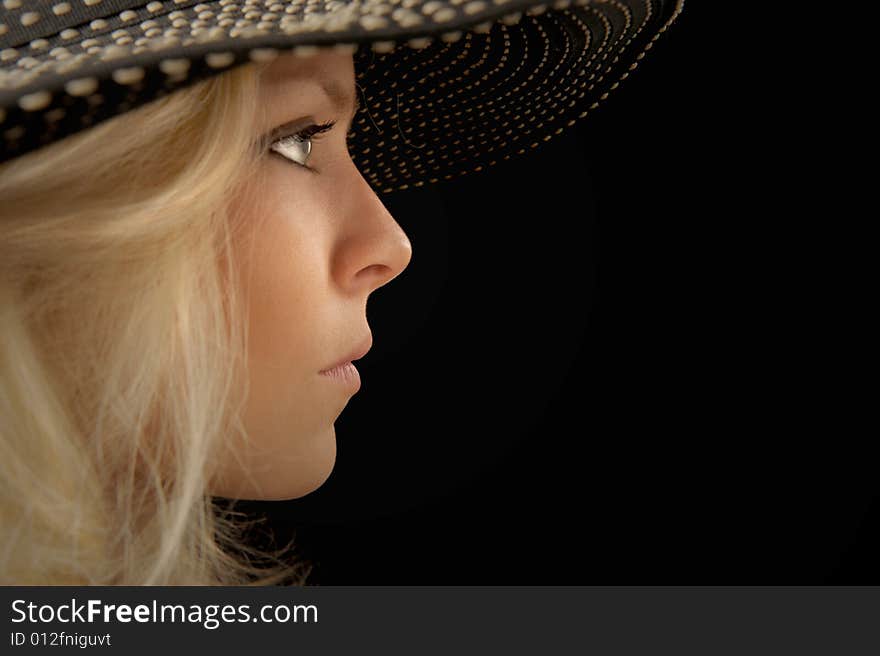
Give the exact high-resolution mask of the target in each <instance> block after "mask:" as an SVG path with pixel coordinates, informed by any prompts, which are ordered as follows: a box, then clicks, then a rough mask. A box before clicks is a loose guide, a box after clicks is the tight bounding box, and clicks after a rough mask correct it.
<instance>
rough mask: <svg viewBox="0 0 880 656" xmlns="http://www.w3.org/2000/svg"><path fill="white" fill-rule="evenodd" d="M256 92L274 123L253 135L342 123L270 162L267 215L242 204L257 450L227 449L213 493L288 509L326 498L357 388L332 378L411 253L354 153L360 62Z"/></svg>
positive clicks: (250, 405) (321, 66) (276, 67)
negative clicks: (374, 300)
mask: <svg viewBox="0 0 880 656" xmlns="http://www.w3.org/2000/svg"><path fill="white" fill-rule="evenodd" d="M262 82H263V85H262V87H263V88H262V91H261V94H262V97H261V98H260V103H261V106H262V107H264V108H265V120H266V124H265V125H260V126H259V130H260V134H258V135H255V136H256V137H260V136H261V135H263V134H265V133H269V132H271V131H272V130H273V129H274V128H277V127H278V126H282V125H284V124H290V125H289V126H288V127H287V128H286V129H285V130H284V131H283V132H282V133H281V134H280V135H279V136H282V137H283V136H286V135H289V134H293V133H295V132H298V131H300V130H302V129H303V128H306V127H308V126H310V125H313V124H322V123H327V122H328V121H336V125H335V126H334V127H333V128H332V129H331V130H330V131H329V132H326V133H324V134H321V135H320V138H318V139H314V138H312V139H311V152H309V149H308V141H309V140H308V139H307V140H306V142H305V143H303V142H299V143H297V142H291V141H288V142H287V143H286V144H283V145H280V149H281V151H282V152H281V153H277V152H273V151H270V152H267V153H266V155H265V157H264V158H263V160H262V162H261V164H260V166H262V167H265V168H264V171H262V173H263V174H264V175H262V176H259V177H260V178H261V180H260V182H259V189H258V192H257V193H258V196H259V197H260V200H261V203H262V205H261V207H259V209H257V208H256V206H252V207H248V206H241V205H240V204H239V203H238V202H236V208H235V209H236V211H239V212H241V213H242V215H243V217H244V218H245V221H244V224H245V225H246V226H248V227H247V228H245V230H244V231H243V232H242V233H241V235H240V237H239V238H237V239H236V244H235V249H236V252H235V256H236V258H235V259H236V267H237V268H238V271H237V272H238V274H239V277H240V279H241V281H242V293H243V295H244V298H245V301H246V302H247V304H248V305H249V314H248V329H249V336H248V346H249V360H248V367H249V386H250V391H249V397H248V402H247V404H246V406H245V408H244V426H245V428H246V430H247V433H248V435H249V441H248V442H247V443H236V444H234V445H232V446H233V448H234V450H235V453H234V454H230V457H228V458H225V459H224V462H223V463H222V464H221V474H220V476H219V477H218V478H217V479H216V481H215V484H214V485H213V486H212V488H211V492H212V493H213V494H216V495H219V496H227V497H235V498H250V499H289V498H295V497H300V496H303V495H305V494H308V493H309V492H311V491H313V490H315V489H316V488H318V487H320V486H321V484H322V483H323V482H324V481H325V480H326V479H327V477H328V476H329V475H330V473H331V471H332V470H333V466H334V463H335V461H336V433H335V429H334V422H335V420H336V418H337V417H338V416H339V415H340V413H341V412H342V410H343V408H345V406H346V404H347V403H348V401H349V399H350V398H351V397H352V396H353V395H354V394H355V392H357V390H358V388H359V387H360V379H359V377H358V375H357V372H356V370H352V368H351V366H350V365H349V366H348V367H343V368H342V369H338V368H337V369H334V370H333V371H331V372H330V373H329V374H328V373H327V370H328V369H332V368H333V367H336V365H338V364H339V363H344V362H346V361H350V360H352V359H357V358H360V357H361V356H362V355H363V354H364V353H365V352H366V351H367V349H369V348H370V345H371V343H372V334H371V332H370V326H369V324H368V323H367V317H366V305H367V298H368V297H369V295H370V293H371V292H373V291H375V290H376V289H378V288H379V287H381V286H382V285H384V284H385V283H387V282H389V281H390V280H392V279H393V278H395V277H396V276H397V275H399V274H400V273H401V272H402V271H403V270H404V269H405V268H406V266H407V264H408V263H409V260H410V256H411V253H412V248H411V246H410V242H409V240H408V239H407V237H406V235H405V234H404V232H403V230H401V228H400V226H399V225H397V223H396V222H395V221H394V219H393V218H392V217H391V215H390V214H389V213H388V211H387V210H386V209H385V206H384V205H383V204H382V202H381V201H380V200H379V198H378V197H377V196H376V195H375V193H374V192H373V190H372V189H371V188H370V186H369V185H368V184H367V182H366V180H365V179H364V178H363V177H362V176H361V174H360V172H359V171H358V169H357V168H356V167H355V165H354V162H353V161H352V159H351V157H350V156H349V153H348V148H347V143H346V132H347V131H348V129H349V127H350V121H351V118H352V115H353V113H354V103H355V101H356V97H357V96H356V93H355V76H354V60H353V58H352V56H351V55H350V54H338V53H335V52H332V51H323V52H322V54H318V55H315V56H314V57H308V58H297V57H294V56H292V55H286V56H282V57H279V58H278V59H276V60H274V61H273V62H272V64H271V65H270V66H269V67H268V68H267V69H266V70H265V71H264V73H263V78H262ZM323 87H329V88H330V89H331V91H330V92H329V93H328V92H327V91H325V90H324V88H323ZM334 89H335V90H336V93H335V94H334V93H333V90H334ZM291 122H293V123H291ZM273 140H274V138H273ZM276 144H277V142H276ZM302 164H304V165H305V166H308V167H312V168H313V169H315V170H314V171H310V170H307V169H306V168H303V167H302V166H301V165H302Z"/></svg>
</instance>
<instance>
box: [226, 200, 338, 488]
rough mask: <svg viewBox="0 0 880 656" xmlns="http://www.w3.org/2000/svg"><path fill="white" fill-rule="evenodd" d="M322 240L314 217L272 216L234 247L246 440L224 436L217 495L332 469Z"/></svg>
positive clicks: (333, 407)
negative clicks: (244, 345) (307, 220)
mask: <svg viewBox="0 0 880 656" xmlns="http://www.w3.org/2000/svg"><path fill="white" fill-rule="evenodd" d="M324 241H326V239H325V236H324V235H323V234H322V233H321V231H320V230H317V229H316V227H315V226H312V227H311V228H310V227H309V226H307V225H303V224H302V223H296V222H294V221H293V220H291V219H289V218H288V217H287V216H283V215H282V216H280V217H279V216H270V217H269V218H267V219H266V220H265V221H262V223H261V227H260V229H259V230H258V231H255V233H254V234H251V235H250V236H249V240H248V242H247V243H246V245H244V246H243V248H242V249H241V250H242V252H240V253H237V260H238V263H239V264H240V269H239V275H240V285H241V292H242V296H243V300H244V301H245V304H246V305H245V307H246V308H247V317H246V321H247V324H248V350H249V353H248V384H249V385H248V387H249V389H248V397H247V402H246V404H245V406H244V408H243V423H244V427H245V430H246V432H247V434H248V439H247V441H246V442H242V443H237V444H233V445H230V446H232V452H231V453H229V454H228V456H227V457H225V458H224V463H223V466H222V467H221V471H222V474H221V479H220V480H221V483H220V484H219V486H218V488H219V489H218V491H216V492H215V493H216V494H220V495H222V496H234V497H238V498H259V499H280V498H293V497H296V496H302V495H303V494H307V493H308V492H310V491H312V490H313V489H315V488H316V487H318V486H320V485H321V483H323V481H324V480H325V479H326V478H327V476H329V475H330V472H331V471H332V468H333V465H334V463H335V456H336V441H335V431H334V428H333V422H334V421H335V419H336V417H337V416H338V414H339V412H341V410H342V407H341V406H340V403H339V398H338V397H336V396H332V395H328V394H326V388H324V387H322V386H321V385H320V383H321V381H320V380H319V379H318V371H319V369H320V368H321V367H322V366H323V365H324V360H325V359H326V356H325V353H324V351H325V350H326V349H325V348H324V347H323V345H322V338H323V336H324V334H325V333H326V330H325V328H326V325H327V318H328V317H327V314H328V311H329V308H330V298H329V295H328V294H329V291H328V285H327V279H328V274H327V271H328V263H327V261H326V260H328V259H329V258H328V256H326V255H325V253H326V252H327V251H328V247H327V245H326V244H325V243H324Z"/></svg>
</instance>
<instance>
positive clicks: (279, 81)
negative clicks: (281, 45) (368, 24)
mask: <svg viewBox="0 0 880 656" xmlns="http://www.w3.org/2000/svg"><path fill="white" fill-rule="evenodd" d="M260 78H261V83H262V86H263V87H264V88H265V89H266V91H267V92H268V93H269V94H270V96H275V95H280V96H282V97H288V96H289V94H290V93H291V90H295V89H296V88H297V87H300V88H302V87H303V86H310V87H312V88H315V89H317V90H323V91H324V92H325V93H326V94H327V96H328V97H329V98H330V101H331V102H332V103H333V104H334V105H335V106H336V107H337V108H339V109H345V108H348V107H351V106H352V104H353V103H354V98H355V92H354V86H355V74H354V57H352V55H351V54H348V53H337V52H332V51H331V52H327V53H323V52H321V53H319V54H316V55H313V56H311V57H297V56H295V55H292V54H286V55H282V56H280V57H278V58H276V59H275V60H273V61H272V62H271V64H269V65H268V66H267V67H266V68H265V69H263V71H262V72H261V74H260Z"/></svg>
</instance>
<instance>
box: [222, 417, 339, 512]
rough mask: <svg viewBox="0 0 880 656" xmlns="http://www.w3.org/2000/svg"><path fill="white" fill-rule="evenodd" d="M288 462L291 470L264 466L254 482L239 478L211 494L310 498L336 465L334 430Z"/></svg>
mask: <svg viewBox="0 0 880 656" xmlns="http://www.w3.org/2000/svg"><path fill="white" fill-rule="evenodd" d="M292 461H293V466H292V467H285V466H284V463H279V461H278V460H275V461H273V462H270V463H267V464H266V466H265V467H264V468H261V470H262V471H261V474H260V475H259V477H258V478H256V480H254V479H253V478H250V477H246V476H242V477H241V480H240V481H238V482H237V484H234V485H229V484H225V483H224V484H220V485H218V486H217V487H216V488H215V489H214V490H212V494H214V495H216V496H221V497H228V498H233V499H247V500H253V501H286V500H289V499H299V498H300V497H304V496H306V495H308V494H311V493H312V492H314V491H315V490H317V489H318V488H319V487H321V486H322V485H323V484H324V483H325V482H326V481H327V479H328V478H330V474H332V473H333V468H334V467H335V465H336V430H335V428H334V427H333V426H331V427H330V431H329V435H322V436H321V437H320V439H318V440H316V441H315V444H314V448H312V449H310V450H309V451H308V452H307V454H306V455H304V456H300V457H297V458H295V459H292Z"/></svg>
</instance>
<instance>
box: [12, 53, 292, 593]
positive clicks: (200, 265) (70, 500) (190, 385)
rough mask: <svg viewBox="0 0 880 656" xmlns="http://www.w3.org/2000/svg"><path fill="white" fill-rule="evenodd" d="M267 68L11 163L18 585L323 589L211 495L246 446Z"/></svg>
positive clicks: (169, 98) (254, 68) (192, 89)
mask: <svg viewBox="0 0 880 656" xmlns="http://www.w3.org/2000/svg"><path fill="white" fill-rule="evenodd" d="M264 66H265V64H248V65H244V66H240V67H237V68H235V69H232V70H230V71H227V72H225V73H223V74H220V75H216V76H214V77H212V78H209V79H207V80H202V81H201V82H199V83H196V84H194V85H192V86H189V87H186V88H184V89H181V90H178V91H176V92H174V93H171V94H169V95H166V96H164V97H162V98H160V99H158V100H155V101H153V102H151V103H148V104H146V105H144V106H142V107H139V108H137V109H135V110H132V111H130V112H128V113H126V114H122V115H120V116H117V117H115V118H113V119H111V120H108V121H105V122H103V123H100V124H98V125H96V126H93V127H92V128H90V129H88V130H86V131H84V132H80V133H78V134H76V135H74V136H71V137H68V138H67V139H65V140H62V141H59V142H57V143H55V144H52V145H50V146H48V147H45V148H43V149H41V150H38V151H35V152H32V153H29V154H28V155H26V156H23V157H21V158H19V159H16V160H12V161H10V162H7V163H5V164H4V165H2V166H0V532H2V533H0V582H2V583H4V584H35V585H54V584H65V585H68V584H73V585H151V584H160V585H177V584H186V585H201V584H206V585H211V584H226V585H235V584H275V583H294V584H301V583H304V582H305V578H306V576H307V573H308V571H307V570H308V569H309V565H308V564H307V563H304V562H296V561H294V560H293V559H292V558H290V555H291V554H290V550H289V547H290V545H287V546H285V547H284V548H282V549H280V550H276V551H273V552H268V551H262V550H260V549H257V548H256V547H255V546H254V545H253V544H251V543H250V542H249V539H248V532H247V531H248V530H249V528H250V527H251V526H252V524H253V521H252V520H249V519H248V518H247V516H246V515H245V514H244V513H241V512H239V511H236V510H235V508H234V505H235V502H234V500H224V499H218V498H215V497H212V496H211V495H210V494H209V492H208V490H209V483H210V480H211V477H212V475H213V474H212V472H213V470H212V463H214V462H216V459H217V458H218V457H220V454H222V449H223V448H224V445H228V444H230V443H231V442H232V441H233V439H234V438H235V436H241V437H244V438H245V439H246V435H245V433H244V429H243V426H242V423H241V420H240V411H241V409H242V407H243V403H244V400H245V398H246V394H247V384H246V379H247V378H246V376H245V371H246V369H245V363H246V362H247V358H246V355H247V353H246V346H247V334H246V333H247V321H246V320H245V319H244V317H245V316H246V311H247V309H246V307H245V305H246V304H245V303H244V299H243V298H241V296H240V293H239V286H238V285H237V284H235V280H236V279H237V278H235V277H234V276H233V275H231V274H232V273H233V272H235V270H236V268H235V260H234V257H233V250H232V248H231V245H232V243H233V240H234V238H235V234H236V231H238V230H243V229H246V227H245V226H244V224H243V221H244V219H243V217H241V216H238V215H236V212H235V210H233V209H232V204H231V203H230V200H231V198H232V196H233V194H239V195H238V196H237V199H238V202H237V204H236V205H235V206H237V207H255V206H256V205H257V204H258V203H259V200H260V199H259V197H258V195H257V194H252V193H251V192H250V190H251V189H252V188H253V187H252V186H251V185H250V183H251V182H253V181H254V180H253V178H254V177H255V172H257V171H259V166H258V163H259V158H260V157H261V152H260V148H259V147H258V146H259V144H258V141H257V139H255V127H254V126H255V123H254V121H255V118H258V117H260V116H262V114H261V112H262V108H261V107H259V106H258V105H259V103H258V92H259V84H260V77H259V73H260V71H261V70H262V68H263V67H264ZM250 229H253V227H252V226H251V227H250ZM235 441H238V440H237V439H236V440H235Z"/></svg>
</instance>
